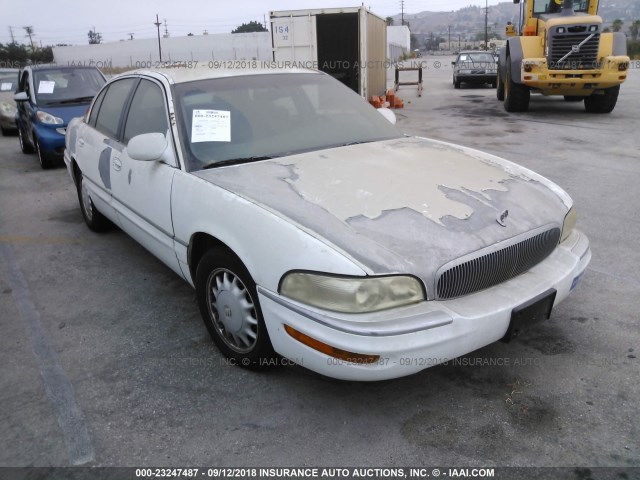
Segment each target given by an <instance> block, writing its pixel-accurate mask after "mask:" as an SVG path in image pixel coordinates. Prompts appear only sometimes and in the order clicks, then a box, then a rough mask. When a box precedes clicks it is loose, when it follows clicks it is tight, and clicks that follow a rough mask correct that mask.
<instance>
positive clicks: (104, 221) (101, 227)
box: [76, 171, 111, 232]
mask: <svg viewBox="0 0 640 480" xmlns="http://www.w3.org/2000/svg"><path fill="white" fill-rule="evenodd" d="M76 186H77V191H78V203H80V211H81V212H82V216H83V218H84V222H85V223H86V224H87V227H89V229H90V230H93V231H94V232H104V231H105V230H108V229H109V227H111V222H110V221H109V219H108V218H107V217H105V216H104V215H102V214H101V213H100V212H99V211H98V209H97V208H96V207H95V205H94V204H93V201H92V200H91V196H90V195H89V191H88V190H87V188H86V186H85V184H84V177H83V176H82V172H80V171H78V174H77V179H76Z"/></svg>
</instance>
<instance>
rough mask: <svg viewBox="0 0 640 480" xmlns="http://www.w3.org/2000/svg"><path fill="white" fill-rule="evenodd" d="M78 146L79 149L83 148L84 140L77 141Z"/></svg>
mask: <svg viewBox="0 0 640 480" xmlns="http://www.w3.org/2000/svg"><path fill="white" fill-rule="evenodd" d="M78 146H79V147H84V140H83V139H79V140H78Z"/></svg>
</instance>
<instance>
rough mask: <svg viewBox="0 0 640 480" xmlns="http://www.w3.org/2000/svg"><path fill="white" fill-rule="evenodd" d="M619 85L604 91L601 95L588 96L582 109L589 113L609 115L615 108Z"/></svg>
mask: <svg viewBox="0 0 640 480" xmlns="http://www.w3.org/2000/svg"><path fill="white" fill-rule="evenodd" d="M619 93H620V85H618V86H616V87H611V88H607V89H605V91H604V93H603V94H601V95H596V94H593V95H589V96H588V97H585V99H584V108H585V110H586V111H587V112H589V113H611V112H613V109H614V108H616V103H617V102H618V94H619Z"/></svg>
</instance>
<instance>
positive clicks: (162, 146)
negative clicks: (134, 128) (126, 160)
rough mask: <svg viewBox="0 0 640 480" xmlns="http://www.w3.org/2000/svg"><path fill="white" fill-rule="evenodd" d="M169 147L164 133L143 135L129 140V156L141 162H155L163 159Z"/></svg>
mask: <svg viewBox="0 0 640 480" xmlns="http://www.w3.org/2000/svg"><path fill="white" fill-rule="evenodd" d="M167 146H168V142H167V138H166V137H165V136H164V135H163V134H162V133H143V134H142V135H136V136H135V137H133V138H132V139H131V140H129V143H128V144H127V154H128V155H129V157H131V158H132V159H133V160H138V161H139V162H155V161H156V160H160V159H161V157H162V154H163V153H164V151H165V150H166V149H167Z"/></svg>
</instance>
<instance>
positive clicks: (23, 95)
mask: <svg viewBox="0 0 640 480" xmlns="http://www.w3.org/2000/svg"><path fill="white" fill-rule="evenodd" d="M13 99H14V100H15V101H16V102H27V101H28V100H29V96H28V95H27V92H18V93H16V94H15V95H14V96H13Z"/></svg>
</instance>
